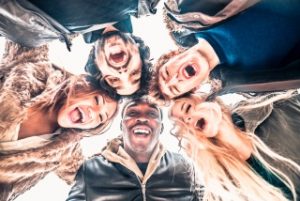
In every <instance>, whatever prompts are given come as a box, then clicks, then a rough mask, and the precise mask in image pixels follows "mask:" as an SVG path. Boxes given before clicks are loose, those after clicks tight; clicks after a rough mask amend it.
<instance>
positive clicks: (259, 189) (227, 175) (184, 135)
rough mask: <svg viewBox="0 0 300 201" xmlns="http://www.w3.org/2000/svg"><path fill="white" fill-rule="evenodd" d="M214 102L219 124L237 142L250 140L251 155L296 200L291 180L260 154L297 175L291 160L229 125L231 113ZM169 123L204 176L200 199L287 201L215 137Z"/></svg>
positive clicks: (180, 124)
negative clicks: (228, 128)
mask: <svg viewBox="0 0 300 201" xmlns="http://www.w3.org/2000/svg"><path fill="white" fill-rule="evenodd" d="M217 102H218V103H219V104H220V105H221V108H222V112H223V117H222V118H223V119H222V121H224V122H226V123H227V124H228V125H229V126H231V127H233V128H234V130H235V131H236V134H237V135H238V136H239V137H240V138H241V139H245V140H249V139H250V140H251V143H252V146H253V152H252V155H253V156H254V157H255V158H256V159H257V160H258V161H259V163H260V164H261V165H262V166H263V167H264V168H265V169H266V170H267V171H269V172H270V173H272V174H274V175H276V176H277V177H278V179H280V180H281V181H282V182H283V183H284V184H285V185H286V186H287V187H288V188H289V189H290V191H291V193H292V195H293V199H294V200H295V201H296V200H297V197H296V192H295V186H294V184H293V183H292V181H291V180H290V179H289V178H288V177H287V176H286V175H285V174H284V173H283V172H281V171H280V170H278V169H276V168H275V167H273V166H272V165H270V164H269V163H268V162H267V161H266V160H265V159H264V157H263V156H262V155H264V156H267V157H271V158H272V159H274V160H276V161H279V162H282V163H283V164H286V165H287V166H288V167H289V168H291V169H293V170H295V171H296V172H298V173H299V171H300V168H299V166H298V165H297V164H296V163H295V162H293V161H292V160H290V159H287V158H285V157H282V156H280V155H279V154H277V153H275V152H274V151H272V150H271V149H270V148H269V147H268V146H266V145H265V144H264V143H263V142H262V141H261V140H260V139H259V138H258V137H257V136H255V135H254V134H253V133H246V132H243V131H241V130H240V129H239V128H237V127H236V126H235V125H234V124H233V122H232V119H231V112H230V111H229V110H228V109H226V108H225V107H224V106H223V104H222V103H221V102H220V101H219V100H217ZM169 115H170V116H171V114H169ZM171 118H172V117H171ZM173 120H174V122H175V124H174V128H173V130H172V133H173V134H174V135H176V136H177V137H179V138H180V139H181V141H182V143H181V144H182V146H183V148H184V149H185V151H186V153H187V154H188V155H189V156H190V157H191V158H192V160H193V161H194V162H195V165H196V166H197V167H198V168H199V170H200V172H201V173H202V174H203V176H204V186H205V190H204V200H213V201H220V200H230V201H241V200H245V201H246V200H247V201H266V200H272V201H277V200H278V201H282V200H288V198H286V197H285V196H284V194H283V192H282V191H281V190H280V189H279V188H276V187H275V186H273V185H271V184H270V183H268V182H267V181H266V180H265V179H263V178H262V177H261V176H259V175H258V174H257V173H256V172H255V171H253V169H252V168H251V167H250V166H249V164H248V163H247V162H246V161H244V160H243V159H242V158H241V157H240V156H239V155H238V152H237V150H236V149H234V148H233V147H231V146H230V145H228V144H225V143H222V141H219V140H218V139H217V138H207V137H205V135H204V134H202V133H201V132H200V131H196V130H194V129H193V128H190V127H188V126H187V125H185V123H184V122H182V121H180V120H179V119H174V118H173Z"/></svg>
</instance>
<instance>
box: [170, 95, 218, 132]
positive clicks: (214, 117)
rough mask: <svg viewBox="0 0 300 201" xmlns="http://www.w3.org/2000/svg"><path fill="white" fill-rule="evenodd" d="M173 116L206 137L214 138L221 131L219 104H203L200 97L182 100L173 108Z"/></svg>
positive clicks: (176, 102)
mask: <svg viewBox="0 0 300 201" xmlns="http://www.w3.org/2000/svg"><path fill="white" fill-rule="evenodd" d="M171 116H172V117H173V118H176V119H179V120H181V121H182V122H184V123H185V124H186V125H187V126H188V127H190V128H194V129H195V130H197V131H201V132H202V133H203V134H204V135H205V136H206V137H214V136H216V135H217V133H218V131H219V129H220V123H221V120H222V111H221V107H220V106H219V105H218V104H217V103H212V102H203V99H201V98H200V97H194V98H180V99H178V100H176V101H175V104H174V105H173V106H172V109H171Z"/></svg>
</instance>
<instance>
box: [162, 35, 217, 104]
mask: <svg viewBox="0 0 300 201" xmlns="http://www.w3.org/2000/svg"><path fill="white" fill-rule="evenodd" d="M217 64H219V57H218V56H217V54H216V52H215V51H214V49H213V48H212V46H211V45H210V44H209V43H208V42H207V41H206V40H204V39H200V40H199V42H198V44H197V45H195V46H193V47H191V48H189V49H188V50H186V51H185V52H182V53H180V54H178V55H176V56H174V57H173V58H171V59H170V60H169V61H168V62H167V63H165V64H164V65H163V66H162V67H161V68H160V69H159V70H158V83H159V87H160V89H161V91H162V93H163V94H164V95H165V96H167V97H169V98H175V97H177V96H180V95H182V94H185V93H187V92H190V91H192V90H193V89H196V88H198V87H200V85H201V83H203V82H204V81H206V80H207V79H208V76H209V73H210V71H211V70H212V69H213V68H214V67H215V66H216V65H217ZM189 70H192V71H193V73H188V72H189Z"/></svg>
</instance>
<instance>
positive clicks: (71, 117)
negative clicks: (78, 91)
mask: <svg viewBox="0 0 300 201" xmlns="http://www.w3.org/2000/svg"><path fill="white" fill-rule="evenodd" d="M116 110H117V102H116V101H114V100H112V99H110V98H108V97H106V96H104V95H101V94H99V93H95V94H90V95H85V96H84V97H73V98H72V97H71V98H70V100H69V104H65V105H63V106H62V107H61V108H60V110H59V111H58V117H57V121H58V124H59V126H60V127H63V128H79V129H91V128H95V127H97V126H99V125H100V124H101V123H105V122H106V121H108V120H109V119H111V118H112V116H113V115H114V113H115V112H116Z"/></svg>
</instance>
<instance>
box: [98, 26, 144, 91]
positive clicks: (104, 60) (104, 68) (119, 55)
mask: <svg viewBox="0 0 300 201" xmlns="http://www.w3.org/2000/svg"><path fill="white" fill-rule="evenodd" d="M102 40H103V41H102V45H101V47H100V48H99V49H98V52H97V53H98V55H97V56H96V63H97V66H98V67H99V70H100V71H101V73H102V76H103V79H104V80H105V81H106V82H107V83H108V84H109V85H110V86H111V87H112V88H114V89H116V91H117V93H118V94H120V95H130V94H133V93H134V92H135V91H137V90H138V89H139V87H140V78H141V72H142V60H141V57H140V52H139V48H138V44H136V43H135V42H134V40H133V39H132V38H131V37H130V36H129V35H127V34H125V33H120V32H113V33H112V34H109V35H108V36H106V37H103V39H102Z"/></svg>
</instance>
